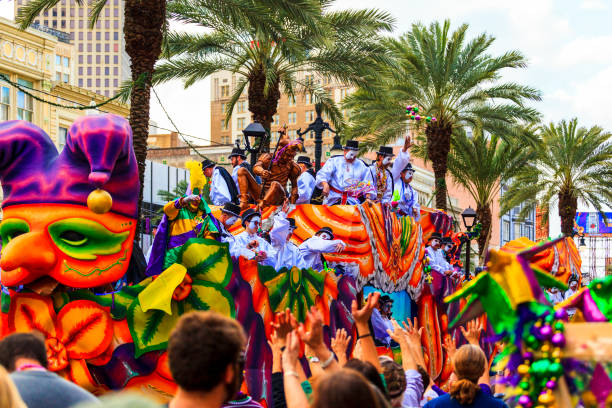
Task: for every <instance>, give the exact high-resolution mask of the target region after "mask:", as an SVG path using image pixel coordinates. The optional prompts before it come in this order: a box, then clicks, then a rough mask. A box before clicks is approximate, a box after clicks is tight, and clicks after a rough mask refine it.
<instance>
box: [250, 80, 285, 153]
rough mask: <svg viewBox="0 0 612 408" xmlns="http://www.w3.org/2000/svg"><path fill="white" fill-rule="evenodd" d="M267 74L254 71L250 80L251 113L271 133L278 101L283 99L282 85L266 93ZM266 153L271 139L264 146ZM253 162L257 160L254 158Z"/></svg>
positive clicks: (277, 84) (276, 84)
mask: <svg viewBox="0 0 612 408" xmlns="http://www.w3.org/2000/svg"><path fill="white" fill-rule="evenodd" d="M265 84H266V74H265V72H264V70H263V69H259V70H254V71H253V73H252V74H251V76H250V78H249V91H248V98H249V111H250V112H251V113H252V116H253V121H255V122H259V123H261V125H262V126H263V127H264V128H266V130H267V131H268V132H270V128H271V126H272V121H273V120H274V115H275V114H276V108H277V106H278V101H279V100H280V98H281V92H280V83H279V82H278V81H276V82H275V84H274V86H271V87H269V88H268V90H267V94H266V92H265ZM262 151H264V152H269V151H270V139H268V140H267V141H266V143H265V145H264V146H263V150H262ZM252 160H253V161H255V160H257V158H252Z"/></svg>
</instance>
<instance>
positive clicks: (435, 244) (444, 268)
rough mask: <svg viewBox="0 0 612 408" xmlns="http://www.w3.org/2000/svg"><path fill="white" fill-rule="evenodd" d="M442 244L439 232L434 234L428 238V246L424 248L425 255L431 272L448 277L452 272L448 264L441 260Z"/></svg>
mask: <svg viewBox="0 0 612 408" xmlns="http://www.w3.org/2000/svg"><path fill="white" fill-rule="evenodd" d="M441 244H442V235H441V234H440V233H439V232H434V233H432V234H431V237H429V244H428V245H427V246H426V247H425V254H426V255H427V257H428V258H429V266H431V270H432V271H436V272H438V273H439V274H441V275H446V276H450V275H452V273H453V271H452V270H451V269H450V268H449V266H450V265H449V264H448V262H446V260H444V259H442V257H443V254H442V251H441V250H440V246H441Z"/></svg>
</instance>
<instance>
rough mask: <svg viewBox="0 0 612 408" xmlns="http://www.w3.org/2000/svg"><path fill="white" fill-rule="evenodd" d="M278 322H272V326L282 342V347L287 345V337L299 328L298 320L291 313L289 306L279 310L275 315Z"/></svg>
mask: <svg viewBox="0 0 612 408" xmlns="http://www.w3.org/2000/svg"><path fill="white" fill-rule="evenodd" d="M275 320H276V322H272V324H271V325H272V327H273V328H274V331H275V333H276V335H277V337H278V339H279V341H281V342H282V344H281V347H283V346H285V338H286V337H287V335H288V334H289V333H291V332H292V331H293V330H295V329H297V326H298V325H297V321H296V320H295V317H293V315H292V314H291V310H289V308H287V309H285V311H284V312H279V313H277V314H276V316H275Z"/></svg>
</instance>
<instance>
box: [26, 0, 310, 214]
mask: <svg viewBox="0 0 612 408" xmlns="http://www.w3.org/2000/svg"><path fill="white" fill-rule="evenodd" d="M57 3H59V0H32V1H30V2H28V3H27V4H26V5H25V6H24V7H23V8H22V9H21V10H20V11H19V13H18V15H17V21H18V22H19V24H20V26H21V28H22V29H25V28H27V27H28V26H30V24H32V22H33V21H34V19H35V18H36V17H37V16H38V15H39V14H40V13H41V12H43V11H45V10H49V9H51V8H52V7H54V6H56V5H57ZM76 3H77V4H78V5H80V6H81V7H87V5H88V4H89V3H88V2H86V1H84V0H76ZM106 3H107V0H95V1H94V2H93V4H92V5H91V12H90V16H89V17H90V28H93V27H95V24H96V22H97V21H98V18H99V17H100V15H101V13H102V10H103V9H104V7H105V6H106ZM182 3H183V4H188V3H189V4H194V10H197V13H198V17H199V18H200V19H201V20H200V21H201V23H202V25H204V26H208V25H207V24H206V22H207V21H224V22H225V23H227V24H233V25H235V26H237V27H240V26H248V27H256V28H257V29H258V30H261V31H262V32H266V33H267V34H268V35H269V36H270V37H271V38H281V37H282V36H283V35H284V29H283V25H281V24H280V23H279V22H278V21H277V20H275V19H273V18H271V15H270V14H269V13H268V12H269V10H271V9H274V10H277V12H278V13H280V14H282V16H283V17H284V18H286V19H287V20H288V21H290V22H291V23H292V24H296V25H307V26H310V27H312V26H316V23H317V21H318V20H317V19H318V17H319V16H320V13H321V5H320V3H319V1H317V0H184V1H183V2H182ZM166 5H167V0H125V4H124V26H123V34H124V38H125V50H126V53H127V54H128V55H129V57H130V64H131V72H132V78H131V79H132V83H133V84H134V86H131V87H128V88H127V89H129V90H130V93H129V94H130V97H129V98H130V101H131V103H130V118H129V119H130V126H131V127H132V133H133V140H134V142H133V143H134V152H135V153H136V160H137V162H138V170H139V177H140V185H141V187H140V192H139V199H138V202H139V208H140V203H141V202H142V188H143V185H144V172H145V167H146V166H145V160H146V158H147V137H148V134H149V106H150V96H151V77H152V75H153V70H154V67H155V63H156V62H157V60H158V58H159V55H160V54H161V50H162V43H163V42H164V33H165V32H166V27H167V24H168V22H167V16H166ZM139 225H140V224H139Z"/></svg>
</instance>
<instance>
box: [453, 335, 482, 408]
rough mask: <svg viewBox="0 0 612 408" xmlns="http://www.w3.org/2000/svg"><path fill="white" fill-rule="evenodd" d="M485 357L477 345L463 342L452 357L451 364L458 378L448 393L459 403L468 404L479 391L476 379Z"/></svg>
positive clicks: (479, 375) (480, 374) (479, 374)
mask: <svg viewBox="0 0 612 408" xmlns="http://www.w3.org/2000/svg"><path fill="white" fill-rule="evenodd" d="M486 361H487V358H486V357H485V354H484V352H483V351H482V350H481V349H480V347H478V346H474V345H471V344H464V345H463V346H461V347H460V348H459V350H457V352H456V353H455V357H454V358H453V366H454V367H455V374H457V378H458V380H457V381H456V382H455V383H454V384H453V385H451V388H450V395H451V398H454V399H456V400H457V402H459V404H461V405H470V404H471V403H472V402H474V398H476V394H477V393H478V391H480V386H478V379H479V378H480V377H481V376H482V374H483V373H484V370H485V363H486Z"/></svg>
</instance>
